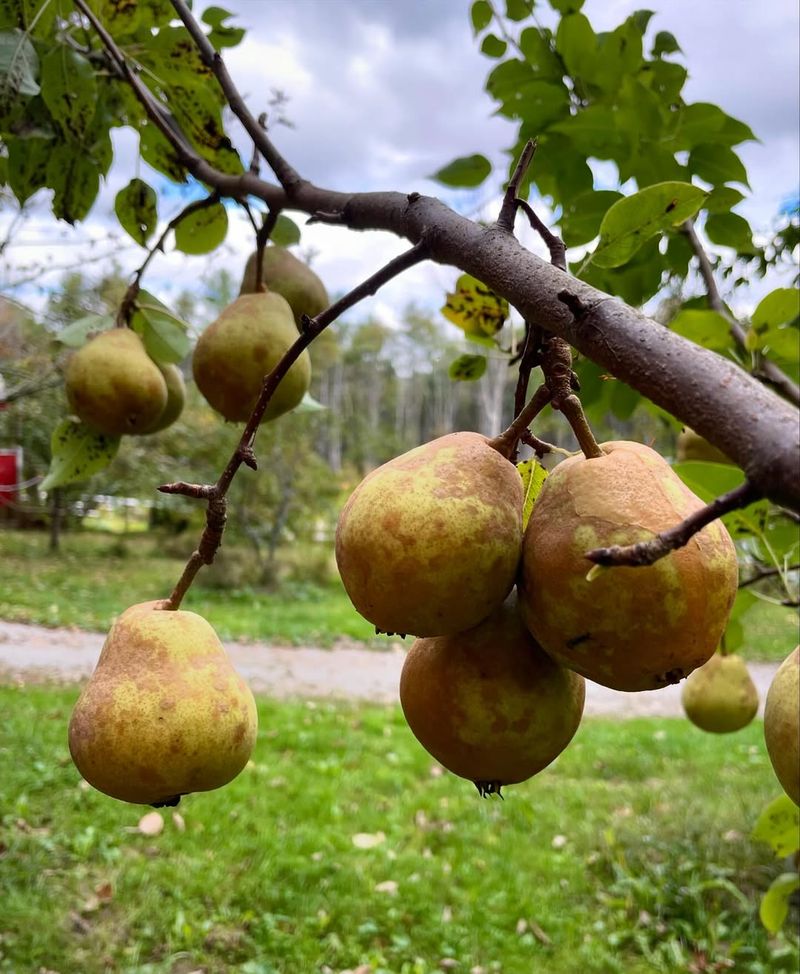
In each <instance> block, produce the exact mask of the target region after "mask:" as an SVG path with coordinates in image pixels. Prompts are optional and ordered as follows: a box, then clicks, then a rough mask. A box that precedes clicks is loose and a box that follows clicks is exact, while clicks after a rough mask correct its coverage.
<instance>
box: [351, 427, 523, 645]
mask: <svg viewBox="0 0 800 974" xmlns="http://www.w3.org/2000/svg"><path fill="white" fill-rule="evenodd" d="M521 543H522V479H521V478H520V475H519V473H518V471H517V469H516V467H515V466H514V464H513V463H511V462H509V461H508V460H507V459H506V458H505V457H503V456H501V454H500V453H498V452H497V450H495V449H494V448H493V447H491V446H490V445H489V441H488V439H487V437H485V436H482V435H481V434H479V433H450V434H448V435H447V436H442V437H440V438H439V439H436V440H432V441H431V442H430V443H426V444H425V445H424V446H419V447H417V448H416V449H414V450H410V451H409V452H408V453H404V454H403V455H402V456H399V457H396V458H395V459H394V460H390V461H389V462H388V463H385V464H384V465H383V466H382V467H379V468H378V469H377V470H373V472H372V473H371V474H369V475H368V476H367V477H365V478H364V480H363V481H362V482H361V483H360V484H359V485H358V487H356V489H355V490H354V491H353V493H352V495H351V496H350V498H349V500H348V501H347V503H346V504H345V506H344V508H343V509H342V512H341V514H340V516H339V523H338V526H337V529H336V561H337V564H338V566H339V573H340V575H341V577H342V581H343V582H344V587H345V589H346V590H347V594H348V595H349V596H350V599H351V601H352V603H353V605H354V606H355V607H356V609H357V610H358V611H359V612H360V613H361V615H363V616H364V618H366V619H368V620H369V621H370V622H371V623H373V624H374V625H375V626H376V627H377V629H378V630H380V631H383V632H387V633H400V634H403V635H405V634H406V633H412V634H413V635H415V636H445V635H450V634H451V633H455V632H460V631H461V630H462V629H469V628H471V627H472V626H475V625H477V624H478V623H479V622H480V621H481V620H482V619H485V618H486V617H487V616H488V615H489V613H490V612H491V611H492V610H493V609H495V608H497V606H499V605H500V604H501V603H502V602H503V600H504V599H505V597H506V596H507V595H508V593H509V591H510V590H511V587H512V585H513V584H514V577H515V574H516V571H517V566H518V563H519V555H520V547H521Z"/></svg>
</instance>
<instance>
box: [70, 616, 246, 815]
mask: <svg viewBox="0 0 800 974" xmlns="http://www.w3.org/2000/svg"><path fill="white" fill-rule="evenodd" d="M162 605H163V603H161V602H143V603H140V604H138V605H133V606H131V607H130V608H129V609H127V610H126V611H125V612H123V613H122V615H121V616H119V618H118V619H117V621H116V622H115V623H114V625H113V626H112V627H111V630H110V632H109V634H108V636H107V638H106V641H105V644H104V645H103V649H102V652H101V654H100V659H99V660H98V663H97V667H96V669H95V671H94V673H93V674H92V677H91V679H90V680H89V682H88V683H87V685H86V687H85V688H84V690H83V693H82V694H81V696H80V699H79V700H78V703H77V704H76V706H75V709H74V711H73V713H72V719H71V720H70V724H69V749H70V752H71V754H72V759H73V761H74V762H75V764H76V766H77V768H78V770H79V771H80V773H81V774H82V775H83V777H84V778H85V779H86V780H87V781H88V782H89V784H90V785H93V786H94V787H95V788H97V790H98V791H102V792H104V793H105V794H106V795H110V796H111V797H112V798H118V799H120V801H126V802H133V803H137V804H141V805H155V806H161V805H176V804H177V803H178V800H179V799H180V796H181V795H186V794H189V793H190V792H194V791H210V790H211V789H213V788H220V787H221V786H222V785H224V784H227V783H228V782H229V781H231V780H232V779H233V778H235V777H236V775H237V774H239V772H240V771H241V770H242V768H243V767H244V766H245V764H247V761H248V759H249V758H250V753H251V751H252V749H253V745H254V743H255V739H256V730H257V715H256V707H255V702H254V700H253V695H252V693H251V692H250V690H249V688H248V687H247V685H246V684H245V682H244V680H242V678H241V677H240V676H239V675H238V674H237V673H236V671H235V670H234V669H233V666H232V665H231V662H230V660H229V659H228V656H227V654H226V653H225V650H224V648H223V647H222V644H221V643H220V641H219V639H218V637H217V634H216V633H215V632H214V630H213V629H212V628H211V626H210V625H209V624H208V623H207V622H206V621H205V619H203V618H202V617H201V616H199V615H196V614H195V613H194V612H185V611H181V610H177V611H168V610H165V609H163V608H162Z"/></svg>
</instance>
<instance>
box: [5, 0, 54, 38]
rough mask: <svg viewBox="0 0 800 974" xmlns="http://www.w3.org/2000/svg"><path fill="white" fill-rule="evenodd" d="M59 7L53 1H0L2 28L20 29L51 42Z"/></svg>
mask: <svg viewBox="0 0 800 974" xmlns="http://www.w3.org/2000/svg"><path fill="white" fill-rule="evenodd" d="M57 7H58V4H57V3H54V2H52V0H51V2H49V3H46V2H44V0H0V27H4V28H5V27H19V28H21V29H22V30H23V31H25V33H26V34H28V35H29V36H32V37H36V38H44V39H45V40H50V39H52V36H53V33H54V30H53V26H54V24H53V22H54V20H55V17H56V8H57Z"/></svg>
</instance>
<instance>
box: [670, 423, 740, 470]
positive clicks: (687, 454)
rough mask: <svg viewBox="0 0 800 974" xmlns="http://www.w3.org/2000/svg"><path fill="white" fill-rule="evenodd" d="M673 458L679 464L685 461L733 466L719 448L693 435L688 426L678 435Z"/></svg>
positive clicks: (697, 434) (702, 437) (731, 461)
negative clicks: (701, 461) (700, 461)
mask: <svg viewBox="0 0 800 974" xmlns="http://www.w3.org/2000/svg"><path fill="white" fill-rule="evenodd" d="M675 458H676V459H677V460H678V462H679V463H684V462H685V461H687V460H703V461H705V462H707V463H725V464H728V466H731V465H733V460H731V458H730V457H728V456H726V455H725V454H724V453H723V452H722V450H720V449H719V447H716V446H714V444H713V443H709V442H708V440H707V439H706V438H705V437H704V436H700V434H699V433H695V431H694V430H693V429H690V428H689V427H688V426H684V428H683V429H682V430H681V431H680V433H678V439H677V442H676V444H675Z"/></svg>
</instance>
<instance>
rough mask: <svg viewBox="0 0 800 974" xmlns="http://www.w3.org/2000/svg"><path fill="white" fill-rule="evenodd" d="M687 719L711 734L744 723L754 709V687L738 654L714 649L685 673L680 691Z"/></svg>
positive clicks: (756, 705)
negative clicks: (701, 661)
mask: <svg viewBox="0 0 800 974" xmlns="http://www.w3.org/2000/svg"><path fill="white" fill-rule="evenodd" d="M681 699H682V702H683V709H684V710H685V711H686V716H687V717H688V718H689V720H690V721H691V722H692V723H693V724H695V725H696V726H697V727H699V728H700V729H701V730H704V731H709V732H710V733H711V734H730V733H731V732H732V731H738V730H741V729H742V728H743V727H747V725H748V724H749V723H750V721H751V720H752V719H753V718H754V717H755V715H756V713H757V712H758V690H757V689H756V685H755V683H753V681H752V679H751V677H750V674H749V673H748V672H747V665H746V663H745V661H744V660H743V659H742V657H741V656H736V655H734V654H732V653H731V654H728V655H726V656H723V655H722V654H721V653H715V654H714V655H713V656H712V657H711V659H710V660H709V661H708V662H707V663H704V664H703V665H702V666H700V667H698V668H697V669H696V670H695V671H694V672H693V673H690V674H689V677H688V678H687V680H686V682H685V683H684V685H683V693H682V695H681Z"/></svg>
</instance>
